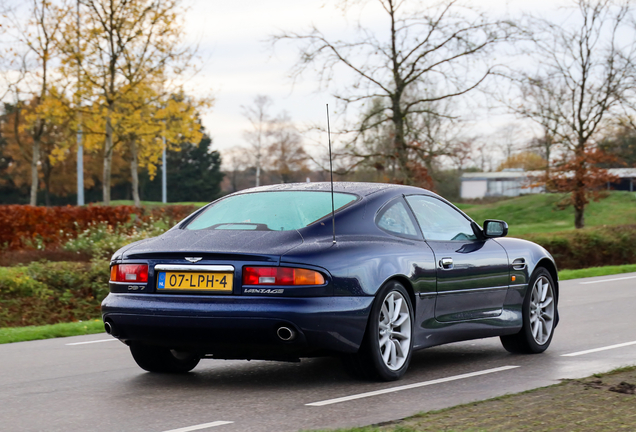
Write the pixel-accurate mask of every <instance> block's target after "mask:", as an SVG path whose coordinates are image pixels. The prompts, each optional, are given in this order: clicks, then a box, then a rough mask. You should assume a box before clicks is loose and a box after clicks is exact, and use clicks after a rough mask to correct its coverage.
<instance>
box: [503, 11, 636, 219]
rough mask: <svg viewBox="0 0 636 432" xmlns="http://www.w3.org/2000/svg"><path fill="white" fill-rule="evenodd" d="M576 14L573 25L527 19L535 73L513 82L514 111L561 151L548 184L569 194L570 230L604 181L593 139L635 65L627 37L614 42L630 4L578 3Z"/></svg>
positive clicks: (620, 94) (631, 45)
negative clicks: (558, 172)
mask: <svg viewBox="0 0 636 432" xmlns="http://www.w3.org/2000/svg"><path fill="white" fill-rule="evenodd" d="M576 10H577V11H578V18H579V21H578V23H577V24H569V25H568V24H567V23H566V24H565V25H562V24H560V23H559V24H557V23H553V22H549V21H546V20H542V19H533V20H532V21H531V24H532V27H533V28H535V29H539V31H538V32H537V33H535V34H536V36H535V37H533V48H532V49H533V52H532V53H531V55H532V56H533V59H534V60H535V61H536V64H537V66H538V71H537V72H535V73H533V74H524V73H521V74H519V75H518V76H517V77H515V80H516V82H517V83H519V85H520V89H521V90H522V91H521V96H520V98H519V99H518V101H517V103H518V104H519V105H518V107H517V108H516V109H515V111H516V112H517V113H519V114H520V115H522V116H524V117H527V118H530V119H532V120H534V121H535V122H537V123H538V124H539V125H541V127H542V128H543V130H544V133H545V135H546V136H547V137H548V138H549V140H550V143H552V144H554V143H560V144H561V145H562V146H563V148H564V150H565V151H566V152H567V154H566V155H567V156H568V159H567V160H566V161H565V162H564V163H563V164H562V165H561V172H562V174H561V176H560V177H559V178H558V179H556V178H555V179H553V180H554V181H556V182H557V183H559V184H560V188H561V189H566V190H567V191H569V192H570V193H571V200H572V204H573V206H574V225H575V227H576V228H582V227H584V225H585V218H584V212H585V206H586V205H587V203H588V202H589V194H590V192H591V191H593V190H594V188H596V187H598V186H599V185H600V184H603V183H604V182H606V181H607V178H606V176H605V177H604V176H603V175H602V174H603V173H602V172H601V171H599V170H598V169H597V167H596V166H595V163H596V162H598V161H599V160H600V159H599V157H600V155H599V153H598V152H597V151H596V150H597V149H596V141H597V137H598V134H599V132H600V131H601V129H602V127H603V126H604V125H605V124H606V123H607V121H608V119H609V117H610V116H611V115H612V114H613V112H614V110H615V109H616V108H617V107H618V104H619V103H620V102H621V100H622V98H623V97H624V96H625V94H626V91H627V90H628V85H629V81H628V71H629V68H628V67H626V66H627V65H629V64H633V60H634V53H635V48H636V44H635V43H634V39H633V37H632V38H630V39H628V40H625V38H621V37H619V35H620V34H621V31H623V30H624V29H625V27H626V26H627V24H628V21H629V18H630V7H629V3H627V2H620V3H619V2H615V1H611V0H600V1H598V0H597V1H592V0H577V1H576ZM621 44H622V45H621ZM548 157H549V156H548ZM552 175H555V174H554V173H553V174H552ZM557 180H558V181H557Z"/></svg>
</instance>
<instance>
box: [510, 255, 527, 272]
mask: <svg viewBox="0 0 636 432" xmlns="http://www.w3.org/2000/svg"><path fill="white" fill-rule="evenodd" d="M512 268H513V269H515V270H525V268H526V260H525V258H517V259H516V260H514V261H513V262H512Z"/></svg>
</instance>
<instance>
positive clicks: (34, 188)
mask: <svg viewBox="0 0 636 432" xmlns="http://www.w3.org/2000/svg"><path fill="white" fill-rule="evenodd" d="M39 161H40V142H39V141H38V140H37V139H34V140H33V155H32V156H31V199H30V201H29V204H31V205H32V206H34V205H37V199H38V186H39V182H40V181H39V179H38V162H39Z"/></svg>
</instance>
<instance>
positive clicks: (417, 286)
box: [102, 182, 559, 381]
mask: <svg viewBox="0 0 636 432" xmlns="http://www.w3.org/2000/svg"><path fill="white" fill-rule="evenodd" d="M507 232H508V226H507V224H506V223H505V222H503V221H499V220H486V221H485V222H484V223H483V225H482V226H479V225H478V224H477V223H475V222H474V221H473V220H471V219H470V218H469V217H468V216H466V215H465V214H464V213H463V212H461V211H460V210H459V209H457V208H456V207H455V206H453V205H452V204H451V203H449V202H448V201H446V200H445V199H443V198H441V197H439V196H438V195H436V194H434V193H432V192H429V191H427V190H424V189H419V188H416V187H411V186H401V185H389V184H374V183H344V182H343V183H334V185H333V192H331V187H330V184H329V183H301V184H284V185H275V186H266V187H260V188H255V189H248V190H244V191H240V192H237V193H234V194H231V195H228V196H225V197H223V198H221V199H218V200H216V201H214V202H212V203H210V204H208V205H207V206H205V207H203V208H201V209H199V210H198V211H196V212H194V213H193V214H192V215H190V216H188V217H187V218H186V219H184V220H183V221H181V222H180V223H179V224H177V225H176V226H174V227H173V228H172V229H170V230H169V231H167V232H166V233H164V234H163V235H160V236H158V237H155V238H151V239H147V240H142V241H139V242H136V243H133V244H131V245H128V246H126V247H124V248H122V249H120V250H119V251H117V252H116V253H115V254H114V255H113V257H112V261H111V272H110V274H111V276H110V283H109V286H110V293H109V295H108V296H107V297H106V299H105V300H104V302H103V303H102V315H103V320H104V325H105V327H106V331H107V332H108V333H110V334H111V335H113V336H115V337H116V338H118V339H120V340H121V341H123V342H124V343H126V344H127V345H128V346H129V347H130V351H131V353H132V356H133V358H134V360H135V361H136V362H137V364H138V365H139V366H140V367H141V368H143V369H145V370H147V371H150V372H164V373H175V372H188V371H190V370H192V369H193V368H194V367H195V366H196V365H197V364H198V362H199V360H200V359H202V358H218V359H268V360H280V361H298V360H299V359H300V358H302V357H311V356H320V355H337V356H340V357H342V359H343V360H344V365H345V367H346V368H347V369H348V370H350V371H351V372H352V373H355V374H357V375H360V376H362V377H366V378H371V379H380V380H387V381H388V380H395V379H398V378H400V377H401V376H402V375H404V373H405V372H406V370H407V368H408V366H409V362H410V360H411V356H412V353H413V351H415V350H418V349H422V348H426V347H430V346H434V345H440V344H444V343H448V342H455V341H461V340H467V339H477V338H485V337H494V336H498V337H500V338H501V342H502V344H503V347H504V348H505V349H506V350H508V351H510V352H516V353H540V352H543V351H545V350H546V349H547V348H548V346H549V345H550V341H551V340H552V335H553V333H554V329H555V327H556V325H557V323H558V319H559V316H558V311H557V300H558V296H559V285H558V280H557V270H556V265H555V262H554V260H553V258H552V256H551V255H550V254H549V253H548V252H547V251H546V250H545V249H544V248H542V247H541V246H539V245H537V244H534V243H531V242H528V241H525V240H519V239H514V238H506V234H507Z"/></svg>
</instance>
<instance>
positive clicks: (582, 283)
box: [579, 276, 636, 285]
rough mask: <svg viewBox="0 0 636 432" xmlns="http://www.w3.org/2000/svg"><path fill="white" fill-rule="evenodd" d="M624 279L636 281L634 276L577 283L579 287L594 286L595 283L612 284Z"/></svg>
mask: <svg viewBox="0 0 636 432" xmlns="http://www.w3.org/2000/svg"><path fill="white" fill-rule="evenodd" d="M626 279H636V276H627V277H620V278H613V279H602V280H593V281H587V282H579V284H580V285H589V284H595V283H601V282H614V281H619V280H626Z"/></svg>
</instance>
